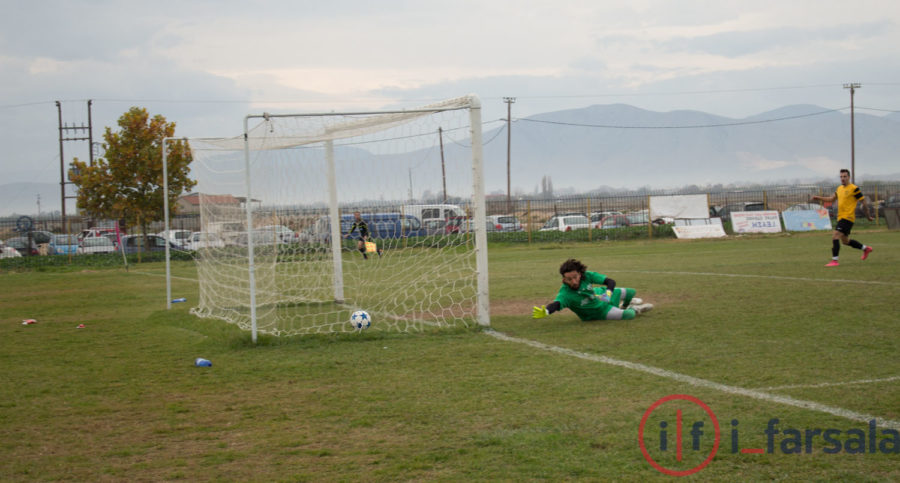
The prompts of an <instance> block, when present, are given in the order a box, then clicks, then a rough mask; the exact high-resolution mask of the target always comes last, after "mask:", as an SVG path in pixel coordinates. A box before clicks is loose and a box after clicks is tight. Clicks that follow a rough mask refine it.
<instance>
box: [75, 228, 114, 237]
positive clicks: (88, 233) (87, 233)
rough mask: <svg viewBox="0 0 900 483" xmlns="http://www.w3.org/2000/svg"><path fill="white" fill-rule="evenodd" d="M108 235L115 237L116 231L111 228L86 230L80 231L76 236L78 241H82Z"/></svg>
mask: <svg viewBox="0 0 900 483" xmlns="http://www.w3.org/2000/svg"><path fill="white" fill-rule="evenodd" d="M110 235H112V236H113V237H115V235H116V230H115V229H113V228H88V229H86V230H81V233H79V234H78V239H79V240H84V239H85V238H91V237H97V236H105V237H109V236H110Z"/></svg>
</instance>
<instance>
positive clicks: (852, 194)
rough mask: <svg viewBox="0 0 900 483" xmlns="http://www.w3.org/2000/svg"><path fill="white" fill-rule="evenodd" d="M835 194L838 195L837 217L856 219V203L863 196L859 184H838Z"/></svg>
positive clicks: (848, 219) (849, 219)
mask: <svg viewBox="0 0 900 483" xmlns="http://www.w3.org/2000/svg"><path fill="white" fill-rule="evenodd" d="M834 196H835V197H837V219H838V220H840V219H844V220H847V221H856V203H857V202H858V201H859V200H860V198H862V196H863V195H862V191H860V190H859V186H856V185H855V184H853V183H848V184H847V186H844V185H841V186H838V187H837V189H836V190H834Z"/></svg>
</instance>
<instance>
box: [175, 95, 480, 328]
mask: <svg viewBox="0 0 900 483" xmlns="http://www.w3.org/2000/svg"><path fill="white" fill-rule="evenodd" d="M460 109H467V110H468V111H469V123H470V128H469V129H470V133H469V134H470V135H471V162H472V204H471V208H472V213H471V215H472V218H473V224H474V227H473V229H472V232H473V233H474V239H475V270H476V274H475V279H476V286H475V312H476V322H477V323H478V324H479V325H481V326H489V325H490V303H489V290H488V258H487V234H486V213H485V202H484V174H483V173H484V168H483V164H484V160H483V149H482V142H483V138H482V130H481V102H480V100H479V99H478V98H477V97H476V96H474V95H469V96H465V97H460V98H456V99H450V100H447V101H443V102H439V103H435V104H431V105H428V106H423V107H420V108H416V109H404V110H383V111H357V112H327V113H325V112H322V113H307V114H268V113H263V114H248V115H247V116H245V117H244V120H243V136H242V138H241V139H235V138H231V139H228V140H221V141H220V144H221V145H223V146H224V145H228V146H230V147H231V148H233V149H237V148H238V143H242V144H243V151H244V171H245V172H244V181H245V193H244V195H245V196H246V199H247V200H253V197H252V196H253V193H252V190H251V186H252V183H251V176H252V171H251V169H250V163H251V151H252V149H253V148H262V147H263V146H262V144H261V140H260V139H259V138H254V136H253V135H252V134H253V133H252V131H251V129H250V124H251V121H252V120H262V121H264V122H265V121H268V120H270V119H273V118H304V117H317V116H331V117H333V116H347V117H348V118H350V119H351V120H349V121H344V122H343V123H339V124H336V125H332V126H330V127H329V129H328V131H327V132H325V133H321V135H317V136H316V137H315V139H303V138H296V137H294V138H285V139H284V140H283V143H281V144H279V145H277V146H272V145H271V142H272V141H271V140H268V143H269V144H267V145H266V146H265V148H266V149H277V148H292V147H297V146H302V145H306V144H311V143H324V148H325V155H326V160H327V163H328V168H327V169H328V171H327V178H328V179H327V183H328V216H329V218H330V220H331V224H330V225H331V237H330V243H331V252H332V253H331V254H332V265H333V269H334V271H333V280H332V289H333V296H334V301H335V302H338V303H342V302H343V301H344V280H343V267H342V259H341V239H342V238H341V232H340V230H341V223H340V216H341V215H340V210H339V203H338V198H339V196H338V192H337V183H336V175H335V160H334V141H335V140H338V139H343V138H348V137H353V136H357V135H359V134H360V133H365V132H372V131H374V130H377V128H378V127H379V126H385V125H387V126H390V125H394V124H401V123H403V122H406V121H409V120H412V119H416V118H418V117H422V116H426V115H429V114H434V113H439V112H442V111H451V110H460ZM361 115H362V116H366V117H364V118H361V119H356V120H354V119H352V116H361ZM169 139H175V138H166V140H169ZM178 139H183V138H178ZM166 140H164V142H163V147H165V141H166ZM165 158H166V153H165V149H163V172H164V176H163V180H164V182H163V189H164V196H163V199H164V200H166V201H165V204H167V200H168V186H167V183H166V179H165V178H166V176H165V171H166V159H165ZM164 213H165V229H166V231H167V232H168V230H169V219H168V218H169V216H168V215H169V214H168V209H167V206H166V207H165V209H164ZM245 215H246V223H247V227H253V226H254V225H253V217H254V207H253V203H251V202H247V203H245ZM167 235H168V233H167ZM253 238H254V237H252V236H249V237H247V242H248V243H247V251H248V283H249V296H250V307H249V309H250V325H251V338H252V341H253V342H254V343H255V342H256V341H257V311H256V308H257V307H256V276H255V272H256V267H255V261H254V240H253ZM169 266H170V261H169V253H168V247H167V250H166V287H167V289H166V308H167V309H168V308H171V280H170V278H171V276H170V268H169Z"/></svg>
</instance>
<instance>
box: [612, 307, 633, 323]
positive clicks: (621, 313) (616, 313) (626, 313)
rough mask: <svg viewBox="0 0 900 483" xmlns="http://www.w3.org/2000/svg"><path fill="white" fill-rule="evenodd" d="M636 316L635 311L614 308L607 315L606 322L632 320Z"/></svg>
mask: <svg viewBox="0 0 900 483" xmlns="http://www.w3.org/2000/svg"><path fill="white" fill-rule="evenodd" d="M634 316H635V311H634V310H633V309H624V310H623V309H620V308H618V307H612V308H610V309H609V312H607V313H606V320H631V319H633V318H634Z"/></svg>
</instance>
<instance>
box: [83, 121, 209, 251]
mask: <svg viewBox="0 0 900 483" xmlns="http://www.w3.org/2000/svg"><path fill="white" fill-rule="evenodd" d="M118 124H119V131H118V132H113V131H112V130H111V129H110V128H109V127H107V128H106V131H105V133H104V134H103V139H104V141H105V143H104V148H105V150H106V154H105V155H104V157H102V158H98V159H97V160H95V162H94V165H93V166H88V165H87V164H86V163H84V162H83V161H80V160H78V158H75V159H74V161H73V162H72V168H71V171H70V174H69V176H70V179H71V180H72V182H73V183H74V184H75V185H76V186H78V200H77V201H78V207H79V208H80V209H82V210H84V211H85V212H86V213H88V214H90V215H91V216H96V217H101V218H109V219H115V220H124V221H125V223H126V224H127V225H128V226H139V227H140V228H141V233H142V234H144V235H146V234H147V227H148V225H149V224H150V222H152V221H158V220H162V219H164V213H163V189H162V186H163V178H162V147H163V139H164V138H167V137H173V136H174V135H175V123H174V122H172V123H168V122H166V118H165V117H163V116H161V115H159V114H157V115H155V116H153V117H152V118H151V117H150V115H149V114H148V113H147V110H146V109H144V108H139V107H132V108H131V109H129V110H128V112H126V113H125V114H122V117H120V118H119V121H118ZM166 149H167V150H168V151H167V152H166V164H167V173H168V188H169V211H170V215H172V214H174V213H175V212H176V211H177V204H176V203H175V201H176V200H177V199H178V196H179V195H180V194H181V193H183V192H184V191H186V190H190V189H191V188H193V187H194V185H196V184H197V182H196V181H194V180H191V179H190V178H189V177H188V175H189V174H190V172H191V169H190V166H189V165H190V163H191V160H192V158H191V152H190V147H189V146H188V143H187V141H181V140H179V141H173V142H169V143H166ZM144 239H145V240H146V239H147V238H146V237H145V238H144Z"/></svg>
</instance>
